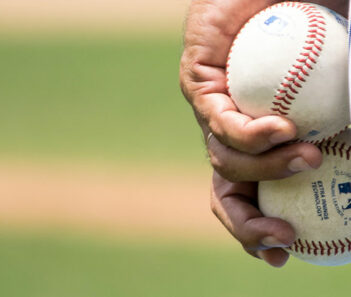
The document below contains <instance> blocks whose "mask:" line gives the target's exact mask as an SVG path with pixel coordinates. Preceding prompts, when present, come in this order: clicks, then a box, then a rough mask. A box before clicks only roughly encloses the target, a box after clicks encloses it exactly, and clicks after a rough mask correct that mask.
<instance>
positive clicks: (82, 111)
mask: <svg viewBox="0 0 351 297" xmlns="http://www.w3.org/2000/svg"><path fill="white" fill-rule="evenodd" d="M180 54H181V40H180V38H179V37H178V36H173V35H172V36H166V37H165V36H160V37H157V36H153V37H150V36H144V37H139V38H132V37H127V36H125V37H118V38H110V39H108V38H101V39H98V40H84V39H82V38H79V37H77V38H71V39H56V38H46V39H45V38H44V39H43V38H35V39H21V38H12V39H5V38H2V39H0V65H1V71H0V85H1V109H0V135H1V145H0V155H1V156H13V157H26V158H31V157H35V158H37V157H43V156H44V157H45V156H47V157H50V158H57V157H59V158H61V157H63V158H87V159H104V160H107V161H108V162H117V164H119V163H131V164H134V165H135V164H136V165H138V163H139V162H149V163H150V162H160V163H164V164H167V163H168V162H182V163H185V164H188V165H189V166H193V165H194V166H196V164H198V163H199V162H204V151H203V148H202V146H203V145H202V140H201V133H200V131H199V129H198V128H197V125H196V124H195V120H194V119H193V116H192V112H191V109H190V107H189V106H188V104H187V103H186V102H185V100H184V99H183V98H182V95H181V94H180V91H179V87H178V63H179V58H180ZM136 168H137V167H136ZM179 186H180V187H181V185H179ZM204 187H208V185H204ZM189 199H190V198H189ZM2 229H4V230H5V228H2ZM49 233H50V232H49ZM88 237H89V236H88ZM88 237H79V236H78V235H77V236H75V235H68V234H64V233H62V234H56V233H55V232H52V234H51V235H47V234H46V235H38V234H36V235H35V234H31V233H25V232H23V233H21V232H14V233H12V232H10V231H4V232H1V236H0V263H1V265H0V296H5V297H61V296H62V297H80V296H82V297H83V296H84V297H90V296H91V297H93V296H94V297H95V296H96V297H97V296H99V297H107V296H118V297H140V296H141V297H149V296H150V297H158V296H162V297H164V296H167V297H173V296H174V297H187V296H189V297H190V296H191V297H196V296H199V297H200V296H201V297H206V296H211V297H213V296H216V297H227V296H228V297H229V296H236V297H274V296H287V297H290V296H294V297H295V296H319V297H324V296H325V297H326V296H340V295H345V296H346V295H348V294H349V290H348V286H347V283H348V281H347V280H348V277H349V275H350V267H349V266H345V267H337V268H320V267H316V266H312V265H308V264H305V263H302V262H299V261H296V260H292V261H290V262H289V264H288V265H287V266H286V267H285V268H283V269H281V270H277V269H273V268H270V267H268V266H267V265H266V264H264V263H263V262H260V261H258V260H256V259H253V258H251V257H249V256H247V255H246V254H245V253H244V252H243V251H242V250H240V249H237V248H236V247H231V246H228V245H222V244H218V245H213V244H212V245H208V244H206V243H202V242H201V241H199V240H197V238H195V237H194V238H193V240H191V241H190V240H188V241H184V242H175V241H171V240H170V241H169V242H168V243H167V242H164V241H161V240H160V239H157V238H156V239H152V238H151V239H147V240H144V239H136V238H134V239H132V240H131V239H128V240H126V239H124V238H122V237H121V238H117V239H115V240H112V241H111V240H107V239H106V240H105V239H101V238H100V239H98V238H93V237H91V238H88ZM131 237H133V235H131ZM165 237H166V238H171V237H172V234H165Z"/></svg>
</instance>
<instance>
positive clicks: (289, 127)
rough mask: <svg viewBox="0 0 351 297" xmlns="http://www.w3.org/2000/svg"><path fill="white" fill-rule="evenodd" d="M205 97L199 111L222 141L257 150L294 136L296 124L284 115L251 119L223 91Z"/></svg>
mask: <svg viewBox="0 0 351 297" xmlns="http://www.w3.org/2000/svg"><path fill="white" fill-rule="evenodd" d="M204 97H206V99H203V100H204V102H202V103H201V108H202V109H201V110H202V113H203V114H204V117H205V120H206V121H207V122H208V126H209V129H210V130H211V131H212V133H213V134H214V135H215V136H216V138H217V139H218V140H219V141H220V142H221V143H223V144H224V145H227V146H230V147H232V148H235V149H237V150H239V151H242V152H246V153H250V154H258V153H261V152H264V151H267V150H269V149H270V148H272V147H274V146H276V145H277V144H281V143H283V142H287V141H289V140H292V139H294V138H295V136H296V126H295V125H294V124H293V123H292V122H291V121H290V120H288V119H286V118H283V117H279V116H265V117H262V118H258V119H252V118H251V117H249V116H247V115H244V114H242V113H240V112H238V111H237V108H236V107H235V105H234V103H233V101H232V99H230V98H229V97H227V96H226V95H224V94H208V95H206V96H204ZM197 110H200V107H198V108H197Z"/></svg>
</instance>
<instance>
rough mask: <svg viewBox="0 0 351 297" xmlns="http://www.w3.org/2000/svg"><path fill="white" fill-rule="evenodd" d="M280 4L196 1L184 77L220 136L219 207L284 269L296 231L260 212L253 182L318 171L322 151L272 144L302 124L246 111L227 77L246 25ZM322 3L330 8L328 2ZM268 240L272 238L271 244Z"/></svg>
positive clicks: (249, 246)
mask: <svg viewBox="0 0 351 297" xmlns="http://www.w3.org/2000/svg"><path fill="white" fill-rule="evenodd" d="M276 2H280V1H274V0H264V1H252V0H251V1H250V0H237V1H234V0H216V1H205V0H197V1H196V0H194V1H193V2H192V6H191V9H190V12H189V16H188V21H187V29H186V33H185V49H184V54H183V56H182V61H181V70H180V80H181V87H182V90H183V93H184V95H185V97H186V98H187V99H188V101H189V102H190V104H191V105H192V106H193V109H194V113H195V116H196V118H197V120H198V122H199V124H200V126H201V128H202V130H203V133H204V136H205V138H207V136H208V135H209V134H210V132H211V133H213V135H214V137H210V141H208V152H209V156H210V160H211V163H212V165H213V167H214V168H215V170H216V171H215V173H214V179H213V191H212V209H213V211H214V212H215V213H216V214H217V216H218V217H219V219H220V220H221V221H222V223H223V224H224V225H225V226H226V227H227V228H228V229H229V231H230V232H231V233H232V234H233V235H234V236H235V237H236V238H237V239H238V240H239V241H240V242H241V243H242V244H243V246H244V248H245V250H247V251H248V252H249V253H250V254H252V255H255V256H261V257H262V258H264V259H265V260H266V261H267V262H268V263H269V264H272V265H274V266H281V265H283V264H284V263H285V261H286V260H287V254H286V253H285V252H284V251H283V250H281V249H280V246H281V245H282V244H284V245H287V244H289V243H291V240H293V237H294V234H293V230H292V228H291V226H289V225H288V224H287V223H286V222H283V221H281V220H276V219H275V220H272V219H271V218H262V214H261V213H260V212H259V211H258V209H257V193H256V191H255V189H256V188H257V184H256V183H247V181H259V180H267V179H277V178H283V177H287V176H290V175H292V174H295V173H296V172H299V171H303V170H308V169H312V168H318V167H319V165H320V163H321V153H320V151H319V150H318V149H317V148H316V147H315V146H313V145H311V144H307V143H301V144H293V145H288V146H281V147H277V148H274V149H272V148H273V147H275V146H277V145H279V144H281V143H284V142H286V141H288V140H291V139H293V138H294V137H295V135H296V128H295V125H294V124H293V123H292V122H291V121H289V120H287V119H285V118H282V117H278V116H267V117H262V118H259V119H252V118H250V117H248V116H246V115H243V114H241V113H240V112H239V111H238V109H237V108H236V106H235V105H234V103H233V101H232V100H231V98H229V97H228V95H227V92H226V77H225V67H226V60H227V53H228V52H229V48H230V46H231V44H232V41H233V39H234V37H235V35H236V34H237V33H238V31H239V30H240V28H241V26H242V25H243V24H244V23H245V22H246V21H247V20H248V19H249V18H250V17H251V16H252V15H254V14H255V13H257V12H258V11H260V10H262V9H263V8H265V7H267V6H269V5H272V4H274V3H276ZM316 2H319V3H318V4H322V5H323V3H322V1H316ZM324 2H328V1H324ZM336 2H338V0H336V1H335V2H334V4H333V5H334V6H335V4H336ZM340 3H341V2H340ZM340 3H339V4H340ZM324 5H325V3H324ZM332 8H334V9H335V7H332ZM339 12H340V11H339ZM211 135H212V134H211ZM239 181H241V183H239ZM238 189H240V191H239V192H238ZM243 197H244V198H245V199H244V200H243V199H242V198H243ZM246 218H249V219H246ZM253 219H254V220H253ZM252 222H254V223H252ZM257 222H263V225H264V226H266V227H265V229H266V231H267V230H271V232H268V233H267V232H263V231H264V230H263V229H260V228H261V227H260V224H257ZM263 225H262V226H263ZM284 232H285V233H286V235H284V234H285V233H284ZM264 238H269V239H268V242H267V239H265V240H264ZM277 242H278V244H274V243H277ZM269 248H272V249H271V250H270V249H269Z"/></svg>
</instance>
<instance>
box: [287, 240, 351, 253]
mask: <svg viewBox="0 0 351 297" xmlns="http://www.w3.org/2000/svg"><path fill="white" fill-rule="evenodd" d="M288 249H289V250H291V251H295V253H301V254H308V255H314V256H318V255H321V256H324V255H326V256H334V255H340V254H344V253H345V252H351V240H350V239H349V238H346V237H345V238H344V239H338V240H337V241H335V240H332V241H318V242H316V241H314V240H310V241H308V240H304V242H303V241H302V240H301V239H300V238H299V239H297V240H296V241H295V242H294V243H293V244H292V245H291V246H290V247H288Z"/></svg>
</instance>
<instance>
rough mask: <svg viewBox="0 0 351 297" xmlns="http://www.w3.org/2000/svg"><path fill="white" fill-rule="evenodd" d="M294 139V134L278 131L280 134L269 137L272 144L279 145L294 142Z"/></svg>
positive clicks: (276, 133)
mask: <svg viewBox="0 0 351 297" xmlns="http://www.w3.org/2000/svg"><path fill="white" fill-rule="evenodd" d="M293 138H294V135H292V134H288V133H286V132H282V131H278V132H275V133H273V134H272V135H271V136H270V137H269V141H270V142H271V143H272V144H278V143H283V142H286V141H289V140H292V139H293Z"/></svg>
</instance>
